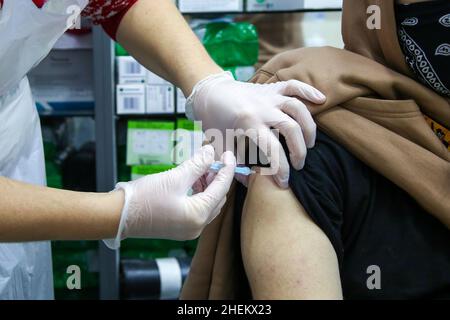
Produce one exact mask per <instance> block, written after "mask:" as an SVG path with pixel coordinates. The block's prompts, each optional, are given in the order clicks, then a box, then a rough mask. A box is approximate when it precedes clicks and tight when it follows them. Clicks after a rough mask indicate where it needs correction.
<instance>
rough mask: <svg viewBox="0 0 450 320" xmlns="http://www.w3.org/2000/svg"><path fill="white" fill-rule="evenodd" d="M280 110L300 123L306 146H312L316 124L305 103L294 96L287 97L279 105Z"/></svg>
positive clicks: (314, 140)
mask: <svg viewBox="0 0 450 320" xmlns="http://www.w3.org/2000/svg"><path fill="white" fill-rule="evenodd" d="M280 110H281V111H283V112H284V113H286V114H288V115H289V116H290V117H291V118H293V119H294V120H295V121H297V123H298V124H300V127H301V128H302V132H303V137H304V138H305V142H306V146H307V147H308V148H313V147H314V145H315V143H316V133H317V126H316V123H315V122H314V119H313V117H312V115H311V113H310V112H309V110H308V108H307V107H306V106H305V104H304V103H302V102H301V101H299V100H297V99H295V98H294V99H288V100H286V101H285V102H284V103H283V104H282V105H281V107H280Z"/></svg>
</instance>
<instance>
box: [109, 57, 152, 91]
mask: <svg viewBox="0 0 450 320" xmlns="http://www.w3.org/2000/svg"><path fill="white" fill-rule="evenodd" d="M116 64H117V83H118V84H140V83H145V81H146V79H147V69H145V68H144V67H143V66H142V65H141V64H140V63H139V62H138V61H136V59H134V58H133V57H131V56H123V57H117V58H116Z"/></svg>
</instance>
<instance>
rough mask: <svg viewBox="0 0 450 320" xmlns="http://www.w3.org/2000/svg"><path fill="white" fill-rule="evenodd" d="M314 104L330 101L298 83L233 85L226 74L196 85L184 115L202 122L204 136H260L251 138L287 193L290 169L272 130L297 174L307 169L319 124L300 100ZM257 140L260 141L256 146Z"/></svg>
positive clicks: (236, 83)
mask: <svg viewBox="0 0 450 320" xmlns="http://www.w3.org/2000/svg"><path fill="white" fill-rule="evenodd" d="M298 98H301V99H305V100H308V101H311V102H313V103H316V104H322V103H324V102H325V100H326V97H325V96H324V95H323V94H322V93H321V92H320V91H318V90H317V89H315V88H313V87H311V86H310V85H308V84H305V83H303V82H300V81H297V80H290V81H286V82H278V83H273V84H252V83H244V82H238V81H235V80H234V78H233V76H232V75H231V73H229V72H223V73H220V74H215V75H212V76H209V77H207V78H205V79H204V80H202V81H200V82H199V83H197V84H196V85H195V87H194V89H193V91H192V94H191V95H190V96H189V97H188V100H187V103H186V114H187V116H188V117H189V118H191V120H199V121H202V126H203V129H204V130H208V129H212V128H214V129H219V130H221V131H222V133H223V134H224V137H225V136H226V135H225V132H226V129H243V131H245V130H248V129H255V130H257V135H256V136H253V137H251V136H250V139H252V140H253V141H254V142H255V143H256V144H258V146H259V148H260V149H261V151H263V152H264V153H265V154H266V155H268V153H270V152H269V151H270V150H278V153H277V154H275V155H270V162H271V168H272V169H273V172H276V175H275V176H274V177H275V181H276V182H277V183H278V184H279V185H280V186H281V187H283V188H287V187H288V181H289V164H288V161H287V158H286V155H285V153H284V151H283V148H282V147H281V145H280V142H279V141H278V139H277V138H276V136H275V135H274V134H273V133H272V132H271V131H270V128H271V127H273V128H274V129H278V130H279V132H280V133H281V134H282V135H283V136H284V137H285V139H286V143H287V146H288V148H289V152H290V160H291V163H292V165H293V167H294V168H295V169H297V170H300V169H301V168H303V166H304V163H305V158H306V153H307V148H312V147H313V146H314V143H315V140H316V124H315V122H314V120H313V118H312V116H311V114H310V112H309V111H308V109H307V108H306V106H305V105H304V104H303V103H302V102H301V101H300V100H299V99H298ZM255 140H256V141H255Z"/></svg>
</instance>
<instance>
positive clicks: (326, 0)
mask: <svg viewBox="0 0 450 320" xmlns="http://www.w3.org/2000/svg"><path fill="white" fill-rule="evenodd" d="M304 1H305V8H307V9H337V8H342V0H304Z"/></svg>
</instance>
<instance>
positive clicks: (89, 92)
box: [28, 50, 94, 114]
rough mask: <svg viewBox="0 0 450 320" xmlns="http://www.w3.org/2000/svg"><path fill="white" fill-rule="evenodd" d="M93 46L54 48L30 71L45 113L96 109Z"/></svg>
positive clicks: (37, 100) (35, 90) (30, 76)
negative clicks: (84, 48) (87, 47)
mask: <svg viewBox="0 0 450 320" xmlns="http://www.w3.org/2000/svg"><path fill="white" fill-rule="evenodd" d="M92 63H93V56H92V50H52V51H51V52H50V54H49V55H48V56H47V57H46V58H45V59H44V60H43V61H42V62H41V63H40V64H39V65H38V66H37V67H36V68H34V69H32V70H31V71H30V72H29V73H28V78H29V80H30V85H31V90H32V92H33V97H34V99H35V101H36V105H37V107H38V110H39V112H41V113H48V114H53V113H58V112H61V113H64V112H69V113H77V112H88V111H93V110H94V74H93V66H92Z"/></svg>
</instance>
